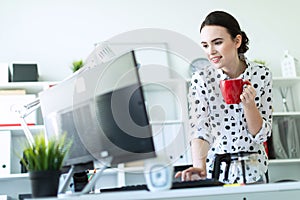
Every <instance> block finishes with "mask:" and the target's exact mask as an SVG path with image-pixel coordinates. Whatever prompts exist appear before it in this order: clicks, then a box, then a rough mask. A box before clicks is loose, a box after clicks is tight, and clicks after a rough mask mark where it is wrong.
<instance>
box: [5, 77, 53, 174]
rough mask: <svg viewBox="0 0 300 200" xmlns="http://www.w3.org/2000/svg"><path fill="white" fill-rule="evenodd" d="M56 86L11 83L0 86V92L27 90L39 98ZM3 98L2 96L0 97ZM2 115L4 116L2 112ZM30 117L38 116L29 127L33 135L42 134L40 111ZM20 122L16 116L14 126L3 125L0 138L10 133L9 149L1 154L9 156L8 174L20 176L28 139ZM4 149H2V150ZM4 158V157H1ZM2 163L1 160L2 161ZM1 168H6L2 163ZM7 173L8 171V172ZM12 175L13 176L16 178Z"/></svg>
mask: <svg viewBox="0 0 300 200" xmlns="http://www.w3.org/2000/svg"><path fill="white" fill-rule="evenodd" d="M54 84H56V83H55V82H10V83H6V84H0V90H1V91H3V90H25V91H26V94H30V95H32V94H34V95H36V96H38V93H39V92H41V91H43V90H45V89H47V88H49V87H50V86H52V85H54ZM2 95H4V94H2ZM0 98H1V96H0ZM1 115H4V113H3V112H2V113H1ZM30 115H36V121H35V124H34V125H30V126H28V127H29V129H30V131H31V132H32V133H33V134H36V133H40V132H42V131H43V130H44V126H43V119H42V117H41V112H40V109H37V111H36V112H34V113H31V114H30ZM17 124H19V122H18V121H17V116H16V124H15V125H12V126H8V125H3V124H2V125H1V126H0V138H1V134H2V136H3V137H4V134H6V133H10V139H8V140H7V141H8V144H7V146H9V147H10V148H9V149H6V150H5V151H3V152H1V155H9V156H8V157H9V159H10V160H9V161H8V162H9V163H8V166H9V169H8V172H9V173H10V174H11V175H12V174H15V175H16V174H19V173H20V172H21V165H20V156H22V149H23V148H24V147H25V144H26V137H25V134H24V132H23V130H22V128H21V126H19V125H17ZM2 149H3V148H1V150H2ZM1 158H4V156H3V157H0V159H1ZM0 162H1V160H0ZM0 167H6V166H4V165H3V164H2V163H1V166H0ZM6 172H7V171H6ZM10 174H6V173H0V179H1V177H6V178H7V177H9V176H10ZM15 175H12V176H15Z"/></svg>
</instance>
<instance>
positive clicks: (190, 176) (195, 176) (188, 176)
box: [175, 167, 206, 181]
mask: <svg viewBox="0 0 300 200" xmlns="http://www.w3.org/2000/svg"><path fill="white" fill-rule="evenodd" d="M180 177H181V180H182V181H191V180H199V179H203V178H206V170H205V169H204V170H203V169H199V168H194V167H190V168H188V169H186V170H183V171H181V172H177V173H176V174H175V178H180Z"/></svg>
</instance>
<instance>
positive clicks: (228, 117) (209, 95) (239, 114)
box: [189, 60, 272, 183]
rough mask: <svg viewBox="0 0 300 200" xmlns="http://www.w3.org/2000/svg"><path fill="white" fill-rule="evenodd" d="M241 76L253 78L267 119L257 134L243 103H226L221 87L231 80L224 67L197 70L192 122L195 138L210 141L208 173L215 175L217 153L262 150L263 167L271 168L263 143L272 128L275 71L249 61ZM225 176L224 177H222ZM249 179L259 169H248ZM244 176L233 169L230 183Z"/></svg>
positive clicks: (191, 93)
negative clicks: (273, 76) (221, 82)
mask: <svg viewBox="0 0 300 200" xmlns="http://www.w3.org/2000/svg"><path fill="white" fill-rule="evenodd" d="M246 63H247V68H246V70H245V71H244V73H243V74H241V75H240V76H239V78H242V79H244V80H247V79H248V80H250V82H251V84H252V86H253V87H254V88H255V90H256V93H257V95H256V97H255V102H256V106H257V108H258V109H259V112H260V114H261V116H262V118H263V124H262V127H261V130H260V131H259V133H258V134H257V135H256V136H255V137H253V136H252V135H251V134H250V133H249V131H248V129H247V123H246V118H245V116H244V109H243V104H242V103H239V104H230V105H228V104H226V103H225V102H224V99H223V96H222V94H221V90H220V86H219V83H220V80H224V79H229V77H228V76H227V75H226V74H225V73H223V71H222V70H221V69H216V68H214V67H213V66H208V67H207V68H205V69H201V70H199V71H196V72H194V73H193V75H192V78H191V85H190V89H189V119H190V121H189V123H190V130H191V135H192V138H200V139H203V140H206V141H207V142H208V143H209V144H210V150H209V152H208V156H207V161H206V162H207V163H206V164H207V174H208V178H211V173H212V169H213V163H214V157H215V154H224V153H237V152H258V163H259V169H260V170H261V171H262V172H263V173H265V172H266V171H267V169H268V157H267V155H266V152H265V149H264V146H263V142H265V141H266V140H267V138H268V137H269V136H270V135H271V129H272V74H271V72H270V71H269V69H268V68H266V67H264V66H260V65H258V64H256V63H254V62H248V61H247V60H246ZM221 169H222V170H221V174H220V181H223V178H224V169H225V164H222V166H221ZM222 177H223V178H222ZM246 177H247V182H248V183H250V182H256V181H257V179H258V177H259V173H258V172H257V170H256V169H249V168H248V169H246ZM242 181H243V180H241V177H239V176H237V175H236V173H234V172H233V171H230V173H229V182H231V183H236V182H237V183H241V182H242Z"/></svg>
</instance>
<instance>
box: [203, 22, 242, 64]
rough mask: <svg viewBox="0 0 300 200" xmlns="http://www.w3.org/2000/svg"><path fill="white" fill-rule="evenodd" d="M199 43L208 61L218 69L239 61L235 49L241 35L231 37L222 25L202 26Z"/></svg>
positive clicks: (238, 44)
mask: <svg viewBox="0 0 300 200" xmlns="http://www.w3.org/2000/svg"><path fill="white" fill-rule="evenodd" d="M200 36H201V45H202V48H203V50H204V51H205V53H206V55H207V58H208V59H209V61H210V62H211V63H212V64H213V65H214V66H215V67H216V68H218V69H222V68H225V69H226V68H227V69H230V68H232V67H234V66H236V63H237V61H239V57H238V53H237V49H238V48H239V47H240V45H241V35H237V36H236V38H235V39H232V38H231V36H230V34H229V33H228V32H227V30H226V28H224V27H222V26H215V25H209V26H204V27H203V28H202V30H201V33H200Z"/></svg>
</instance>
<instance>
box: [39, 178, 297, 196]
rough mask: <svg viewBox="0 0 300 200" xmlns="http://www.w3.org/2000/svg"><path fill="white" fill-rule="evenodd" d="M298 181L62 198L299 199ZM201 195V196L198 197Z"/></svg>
mask: <svg viewBox="0 0 300 200" xmlns="http://www.w3.org/2000/svg"><path fill="white" fill-rule="evenodd" d="M299 196H300V182H289V183H270V184H257V185H247V186H231V187H206V188H191V189H177V190H168V191H161V192H148V191H134V192H114V193H102V194H89V195H82V196H73V197H64V198H61V199H64V200H99V199H100V200H101V199H105V200H115V199H118V200H126V199H127V200H150V199H172V200H174V199H184V200H192V199H201V200H212V199H214V200H215V199H225V200H227V199H230V200H260V199H263V200H266V199H272V200H283V199H285V200H288V199H299ZM200 197H201V198H200ZM56 199H57V198H47V199H45V200H56Z"/></svg>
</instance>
